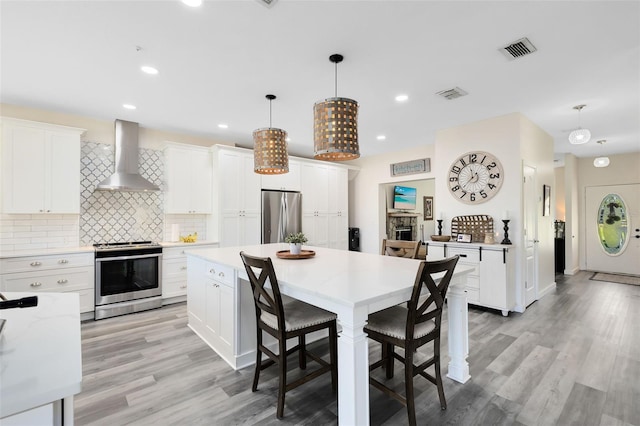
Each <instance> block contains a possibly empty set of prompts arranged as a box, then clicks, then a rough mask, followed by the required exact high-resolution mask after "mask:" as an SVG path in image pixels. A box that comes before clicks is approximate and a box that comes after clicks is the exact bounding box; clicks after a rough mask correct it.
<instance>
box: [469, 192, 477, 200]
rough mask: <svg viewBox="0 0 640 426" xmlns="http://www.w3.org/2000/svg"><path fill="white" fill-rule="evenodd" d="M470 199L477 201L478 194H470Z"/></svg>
mask: <svg viewBox="0 0 640 426" xmlns="http://www.w3.org/2000/svg"><path fill="white" fill-rule="evenodd" d="M469 199H470V200H471V201H475V200H476V193H475V192H472V193H471V194H469Z"/></svg>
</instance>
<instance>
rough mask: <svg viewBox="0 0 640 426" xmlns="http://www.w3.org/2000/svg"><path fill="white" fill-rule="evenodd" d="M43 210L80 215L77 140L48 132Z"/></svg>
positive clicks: (69, 136)
mask: <svg viewBox="0 0 640 426" xmlns="http://www.w3.org/2000/svg"><path fill="white" fill-rule="evenodd" d="M45 152H46V155H47V156H48V161H47V167H48V169H47V172H48V173H47V179H46V190H45V207H46V210H48V211H50V212H51V213H80V139H79V138H78V136H77V135H70V134H68V133H58V132H47V150H46V151H45Z"/></svg>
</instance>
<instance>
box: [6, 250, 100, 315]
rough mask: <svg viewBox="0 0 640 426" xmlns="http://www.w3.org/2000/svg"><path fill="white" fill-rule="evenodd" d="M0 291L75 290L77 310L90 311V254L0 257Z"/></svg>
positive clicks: (91, 284) (92, 265) (91, 302)
mask: <svg viewBox="0 0 640 426" xmlns="http://www.w3.org/2000/svg"><path fill="white" fill-rule="evenodd" d="M0 267H1V268H0V270H1V271H2V274H1V275H0V280H1V281H0V291H21V292H39V291H41V292H75V293H78V294H80V312H81V313H85V312H92V311H93V310H94V306H95V303H94V297H95V296H94V279H95V277H94V253H93V252H90V253H72V254H56V255H43V256H24V257H7V258H4V259H0Z"/></svg>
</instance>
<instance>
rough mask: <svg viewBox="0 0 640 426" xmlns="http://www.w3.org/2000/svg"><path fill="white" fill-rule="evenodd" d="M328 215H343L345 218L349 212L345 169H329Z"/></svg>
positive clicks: (347, 183) (347, 179)
mask: <svg viewBox="0 0 640 426" xmlns="http://www.w3.org/2000/svg"><path fill="white" fill-rule="evenodd" d="M328 187H329V188H331V192H330V193H329V199H328V202H329V213H343V214H344V216H347V214H348V210H349V197H348V189H349V175H348V172H347V170H346V169H343V168H339V167H330V168H329V186H328Z"/></svg>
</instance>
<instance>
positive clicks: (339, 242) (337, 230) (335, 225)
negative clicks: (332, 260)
mask: <svg viewBox="0 0 640 426" xmlns="http://www.w3.org/2000/svg"><path fill="white" fill-rule="evenodd" d="M347 222H348V221H347V217H346V216H344V215H343V214H342V213H330V214H329V248H335V249H340V250H348V249H349V226H348V223H347Z"/></svg>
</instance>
